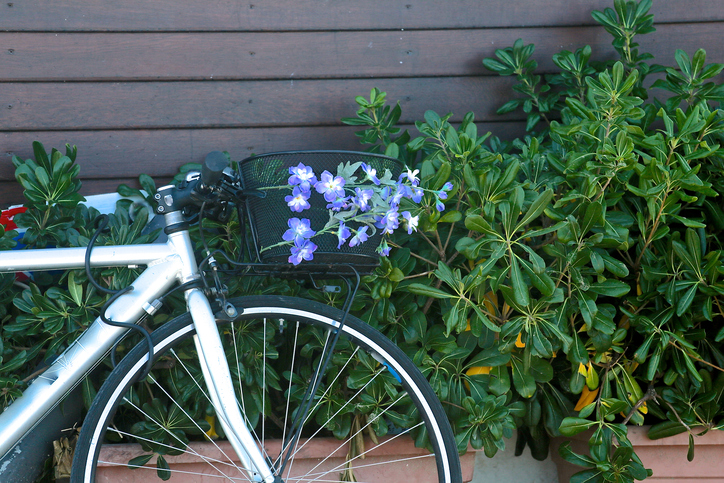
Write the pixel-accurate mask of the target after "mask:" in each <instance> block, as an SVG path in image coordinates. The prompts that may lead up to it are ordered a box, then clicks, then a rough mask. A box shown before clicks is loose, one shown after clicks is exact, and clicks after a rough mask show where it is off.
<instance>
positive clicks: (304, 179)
mask: <svg viewBox="0 0 724 483" xmlns="http://www.w3.org/2000/svg"><path fill="white" fill-rule="evenodd" d="M289 174H291V176H290V177H289V184H290V185H292V186H294V185H299V186H300V187H301V188H302V190H303V191H309V190H311V189H312V186H313V185H315V184H316V183H317V177H316V176H315V175H314V171H312V168H311V167H310V166H304V165H303V164H302V163H299V164H298V165H297V166H291V167H290V168H289Z"/></svg>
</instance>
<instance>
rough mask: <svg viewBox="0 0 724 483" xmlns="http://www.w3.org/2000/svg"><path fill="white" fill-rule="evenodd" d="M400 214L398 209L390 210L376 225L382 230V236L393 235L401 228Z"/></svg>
mask: <svg viewBox="0 0 724 483" xmlns="http://www.w3.org/2000/svg"><path fill="white" fill-rule="evenodd" d="M398 217H399V213H398V212H397V208H390V209H389V210H388V211H387V213H385V215H384V216H382V217H380V218H379V219H378V220H377V223H375V226H376V227H377V228H382V234H383V235H385V234H387V233H392V232H393V231H395V230H396V229H397V227H399V226H400V220H399V218H398Z"/></svg>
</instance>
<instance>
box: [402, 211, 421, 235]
mask: <svg viewBox="0 0 724 483" xmlns="http://www.w3.org/2000/svg"><path fill="white" fill-rule="evenodd" d="M402 217H403V218H404V219H405V222H406V223H405V224H406V225H407V234H408V235H412V232H413V231H417V225H418V223H419V222H420V217H419V216H412V215H411V214H410V212H409V211H403V212H402Z"/></svg>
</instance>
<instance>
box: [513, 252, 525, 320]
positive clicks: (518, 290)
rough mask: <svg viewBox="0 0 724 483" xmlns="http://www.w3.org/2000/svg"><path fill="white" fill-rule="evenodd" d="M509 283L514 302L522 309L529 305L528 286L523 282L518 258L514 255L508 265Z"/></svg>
mask: <svg viewBox="0 0 724 483" xmlns="http://www.w3.org/2000/svg"><path fill="white" fill-rule="evenodd" d="M510 283H511V285H512V287H513V297H514V298H515V301H516V302H517V303H518V304H520V305H522V306H524V307H525V306H527V305H528V304H529V303H530V297H529V296H528V286H527V285H526V283H525V281H524V280H523V273H522V272H521V271H520V265H519V264H518V258H517V257H516V256H515V255H513V257H512V259H511V264H510Z"/></svg>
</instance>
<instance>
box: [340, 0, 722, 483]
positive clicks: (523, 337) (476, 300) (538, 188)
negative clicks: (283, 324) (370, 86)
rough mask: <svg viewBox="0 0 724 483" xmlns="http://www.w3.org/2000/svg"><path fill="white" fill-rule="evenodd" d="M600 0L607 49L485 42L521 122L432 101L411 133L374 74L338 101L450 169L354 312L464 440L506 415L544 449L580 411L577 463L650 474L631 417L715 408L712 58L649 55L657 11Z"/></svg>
mask: <svg viewBox="0 0 724 483" xmlns="http://www.w3.org/2000/svg"><path fill="white" fill-rule="evenodd" d="M614 4H615V10H614V9H606V10H605V11H604V12H594V13H593V17H594V19H595V20H596V21H597V22H599V23H601V24H602V25H603V26H604V27H605V28H606V30H607V31H608V32H609V33H611V34H612V36H613V38H614V40H613V45H614V48H615V49H616V51H617V52H618V53H619V54H620V60H618V61H616V62H608V63H594V62H593V61H591V58H592V57H593V56H594V55H595V53H594V52H592V49H591V48H590V47H589V46H585V47H582V48H580V49H578V50H577V51H576V52H568V51H563V52H561V53H559V54H556V55H555V56H554V59H553V60H554V63H555V65H556V66H557V67H558V68H559V69H560V72H559V73H558V74H556V75H548V76H539V75H537V74H536V73H535V69H536V65H537V64H536V62H535V61H534V60H533V53H534V46H533V45H525V44H524V42H523V41H521V40H519V41H517V42H516V43H515V44H514V45H513V46H512V47H509V48H506V49H501V50H498V51H496V58H490V59H485V60H484V61H483V63H484V65H485V66H486V67H487V68H488V69H490V70H492V71H494V72H497V73H498V74H500V75H504V76H515V79H516V81H515V84H514V86H513V90H514V91H515V92H516V97H515V98H514V99H512V100H510V101H509V102H506V103H505V104H503V105H502V106H501V107H500V109H499V111H498V112H499V113H505V112H511V111H515V110H522V111H523V112H524V113H525V115H526V116H527V126H526V129H527V131H528V134H527V135H526V136H525V137H523V138H519V139H515V140H514V141H512V142H510V143H505V142H502V141H500V140H499V139H497V138H496V137H493V136H491V135H490V133H488V134H481V133H479V132H478V129H477V127H476V125H475V122H474V116H473V114H472V113H469V114H467V115H466V116H465V117H464V119H463V121H462V122H461V123H460V124H459V125H452V124H451V123H450V122H449V118H450V115H446V116H440V115H438V114H436V113H434V112H427V113H426V114H425V119H424V120H423V121H420V122H417V123H416V129H417V131H418V132H419V133H420V136H419V137H414V138H410V135H409V134H408V133H406V132H402V131H401V130H400V129H399V127H397V126H396V121H397V119H399V118H400V108H399V105H397V106H396V107H394V108H391V107H390V106H388V105H387V103H386V96H385V93H384V92H380V91H379V90H377V89H374V90H373V91H372V92H371V95H370V99H365V98H362V97H358V98H357V102H358V104H359V105H360V109H359V111H358V112H357V117H355V118H351V119H345V120H344V122H346V123H348V124H352V125H361V126H365V127H366V129H365V130H364V131H362V132H361V133H359V135H360V137H361V140H362V142H363V143H365V144H368V145H370V146H369V149H370V150H372V151H376V152H387V153H388V154H394V155H398V156H399V157H400V158H401V159H403V160H405V161H406V162H407V163H408V164H409V165H410V166H415V167H416V168H417V169H419V170H420V176H421V178H422V186H423V187H425V188H428V189H432V190H438V189H440V188H441V187H442V186H443V184H444V183H446V182H452V183H453V184H454V186H455V188H454V189H453V193H454V196H450V197H449V198H448V199H447V200H446V201H445V202H444V204H445V209H444V210H438V209H437V208H436V206H435V203H434V202H433V201H432V200H430V202H429V203H428V206H427V208H426V209H425V210H424V212H423V213H421V218H420V227H421V229H420V231H419V232H417V233H414V234H412V235H410V236H407V235H400V236H397V237H396V238H395V241H396V243H397V244H398V245H400V246H402V247H404V248H401V249H399V250H397V253H396V254H394V255H393V256H392V257H391V258H390V259H389V260H385V261H383V265H382V267H381V268H380V269H378V270H377V272H376V274H375V275H374V276H372V277H368V279H367V280H366V284H367V293H368V296H369V297H370V298H371V299H372V302H373V303H372V304H370V308H369V309H368V310H367V311H366V312H365V313H364V314H363V316H364V318H365V319H366V320H369V321H370V323H372V324H374V325H377V326H379V327H380V328H382V330H383V331H384V332H386V333H387V334H388V336H390V337H391V338H393V340H396V341H397V342H398V343H399V345H400V346H401V347H403V348H405V350H406V351H407V352H408V354H409V355H410V356H411V357H413V359H414V360H415V362H416V363H417V364H418V365H419V366H420V367H421V368H422V369H423V371H424V372H425V373H426V375H427V376H428V378H429V379H430V381H431V382H432V384H433V387H434V388H435V390H436V391H437V393H438V395H439V396H440V398H441V399H442V401H443V405H444V406H445V408H446V410H447V411H448V415H449V417H450V419H451V421H452V424H453V427H454V430H455V432H456V434H457V438H458V442H459V445H460V448H461V449H464V448H465V447H467V445H468V444H471V445H472V446H473V447H474V448H483V449H484V450H485V453H486V454H487V455H488V456H493V455H494V454H495V453H496V452H497V451H498V449H502V448H503V447H504V440H503V436H507V437H510V435H511V434H512V429H514V428H517V430H518V443H517V448H516V450H517V452H520V451H522V449H523V448H524V447H525V446H526V445H528V446H529V447H530V449H531V451H532V454H533V456H534V457H536V458H540V459H542V458H545V457H546V455H547V454H548V445H549V440H550V438H551V437H554V436H560V435H564V436H571V435H574V434H577V433H579V432H581V431H584V430H592V433H591V437H590V441H589V447H590V454H588V455H577V454H575V453H573V451H572V450H571V449H570V447H569V446H567V445H565V446H563V447H562V448H561V450H560V452H561V454H562V456H563V457H564V458H565V459H567V460H568V461H570V462H573V463H575V464H578V465H580V466H583V467H584V468H585V470H584V471H583V472H582V473H579V474H578V475H577V476H576V477H575V480H574V481H591V482H593V481H632V480H633V479H644V478H645V477H646V476H647V471H646V470H645V469H644V468H643V466H642V465H641V462H640V460H639V459H638V458H637V456H636V455H635V453H634V452H633V451H632V450H631V445H630V442H629V441H628V439H627V437H626V434H627V424H639V425H640V424H643V423H644V422H645V423H647V424H652V425H653V426H652V427H651V430H650V432H649V435H650V437H652V438H659V437H664V436H667V435H673V434H677V433H682V432H688V433H689V434H690V435H698V434H701V433H706V432H707V431H709V430H712V429H719V428H720V426H721V421H722V416H724V406H723V405H722V395H723V393H724V369H722V368H723V367H724V355H723V354H722V340H723V339H724V324H722V321H724V312H722V301H723V299H722V296H723V295H724V283H722V280H721V274H722V273H724V263H723V261H722V254H724V252H722V248H724V246H722V242H721V239H722V237H721V236H720V234H721V230H722V228H724V223H723V222H724V212H723V211H722V205H721V198H720V193H722V188H723V187H724V185H723V181H724V171H723V170H722V168H723V167H724V165H723V161H724V158H723V157H722V155H723V154H724V150H722V149H721V147H720V145H721V139H722V132H724V115H723V113H722V111H720V110H719V109H717V107H718V105H719V102H720V101H721V99H722V96H723V95H724V87H722V86H721V85H720V84H717V83H716V82H715V79H714V77H715V76H717V75H718V74H719V73H720V72H721V71H722V68H724V65H722V64H709V65H707V64H706V54H705V52H704V50H698V51H697V52H696V53H694V55H693V57H691V58H690V57H689V56H688V55H687V54H686V53H684V52H683V51H680V50H677V51H676V55H675V61H676V66H675V67H662V66H659V65H652V64H649V63H648V62H649V61H650V60H651V59H652V56H651V55H649V54H645V53H639V51H638V45H637V44H636V43H635V41H634V40H635V36H636V35H640V34H645V33H648V32H652V31H654V28H653V16H652V15H650V14H649V13H648V10H649V8H650V6H651V2H650V1H647V0H643V1H641V2H640V3H635V2H632V1H629V2H624V1H623V0H616V1H615V2H614ZM652 73H663V74H665V76H664V75H661V74H659V79H658V80H656V81H654V82H653V83H651V81H650V80H648V79H647V76H648V75H649V74H652ZM659 94H660V95H659ZM692 441H693V438H692ZM690 457H693V442H692V449H691V450H690Z"/></svg>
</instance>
